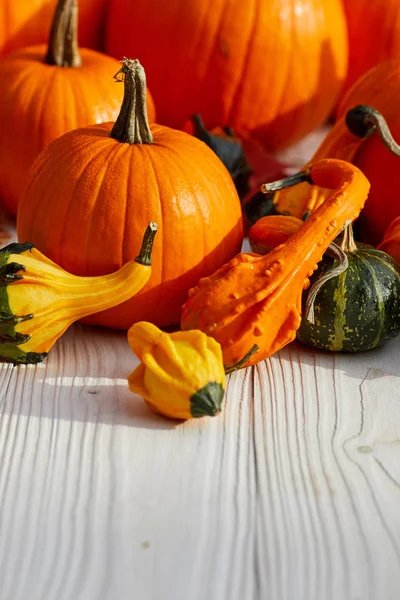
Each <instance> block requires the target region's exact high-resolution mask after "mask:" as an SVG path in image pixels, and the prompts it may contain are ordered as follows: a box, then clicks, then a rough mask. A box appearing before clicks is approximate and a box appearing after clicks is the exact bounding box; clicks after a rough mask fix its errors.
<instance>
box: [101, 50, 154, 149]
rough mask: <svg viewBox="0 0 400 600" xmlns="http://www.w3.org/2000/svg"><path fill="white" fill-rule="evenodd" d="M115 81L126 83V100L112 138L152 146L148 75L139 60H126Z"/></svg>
mask: <svg viewBox="0 0 400 600" xmlns="http://www.w3.org/2000/svg"><path fill="white" fill-rule="evenodd" d="M122 63H123V64H122V67H121V68H120V70H119V71H118V73H116V74H115V75H114V79H115V80H116V81H118V82H120V81H122V82H123V83H124V99H123V101H122V106H121V110H120V113H119V115H118V118H117V120H116V121H115V123H114V126H113V128H112V130H111V133H110V135H111V137H112V138H114V139H115V140H117V141H119V142H121V143H124V144H151V143H152V142H153V135H152V133H151V130H150V125H149V121H148V118H147V109H146V74H145V72H144V69H143V67H142V65H141V64H140V62H139V61H138V60H130V59H128V58H124V60H123V61H122Z"/></svg>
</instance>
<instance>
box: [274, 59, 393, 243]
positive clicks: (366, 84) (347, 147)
mask: <svg viewBox="0 0 400 600" xmlns="http://www.w3.org/2000/svg"><path fill="white" fill-rule="evenodd" d="M399 103H400V60H396V61H388V62H386V63H382V64H380V65H378V66H377V67H374V68H373V69H371V70H370V71H368V73H366V74H365V75H364V77H362V78H361V79H360V80H359V81H357V83H355V84H354V86H353V87H352V88H351V89H350V90H349V92H348V94H347V95H346V97H345V98H344V99H343V101H342V103H341V105H340V107H339V110H338V119H337V121H336V123H335V125H334V127H333V129H332V130H331V131H330V132H329V133H328V135H327V136H326V138H325V139H324V141H323V142H322V144H321V145H320V147H319V148H318V150H317V151H316V152H315V154H314V156H313V157H312V159H311V160H310V163H308V164H312V163H313V162H315V161H316V160H320V159H321V158H324V157H331V158H339V159H342V160H346V161H350V162H353V163H354V164H355V165H357V166H358V167H359V168H360V169H361V171H362V172H363V173H364V174H365V175H366V177H367V178H368V180H369V181H370V183H371V191H370V194H369V197H368V200H367V202H366V204H365V207H364V210H363V211H362V213H361V215H360V239H361V241H363V242H366V243H368V244H372V245H373V246H376V245H377V244H379V242H380V241H381V240H382V237H383V235H384V233H385V231H386V229H387V227H388V226H389V224H390V223H391V222H392V221H393V219H395V218H396V217H397V216H399V215H400V193H399V191H398V190H399V187H400V185H399V183H400V180H399V173H400V159H399V156H400V146H399V145H398V144H397V143H396V140H397V141H400V114H399V110H398V106H399ZM327 194H328V191H327V190H321V188H318V187H316V186H311V187H310V186H309V185H308V184H307V183H303V184H301V185H299V186H296V188H292V189H288V190H283V191H279V192H277V193H276V194H275V195H274V198H273V202H274V204H275V208H276V210H277V212H279V213H281V214H290V215H292V216H295V217H298V218H303V217H304V216H305V215H307V214H308V213H309V212H311V211H312V210H315V208H317V207H318V206H319V204H320V203H321V202H323V201H324V199H325V198H326V196H327Z"/></svg>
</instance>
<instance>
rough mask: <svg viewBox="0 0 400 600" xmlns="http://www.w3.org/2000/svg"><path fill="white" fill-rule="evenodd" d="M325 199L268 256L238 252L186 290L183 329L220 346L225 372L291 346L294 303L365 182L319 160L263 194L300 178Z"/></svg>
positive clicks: (340, 164)
mask: <svg viewBox="0 0 400 600" xmlns="http://www.w3.org/2000/svg"><path fill="white" fill-rule="evenodd" d="M307 180H308V181H310V182H312V183H314V184H315V185H319V186H321V187H324V188H329V189H331V190H334V191H331V194H330V195H329V196H328V198H327V199H326V200H325V202H324V203H323V204H322V205H321V206H320V207H319V208H318V209H317V210H316V211H315V212H314V213H313V214H312V215H311V216H310V218H309V219H308V220H307V221H306V222H305V223H304V224H303V225H302V226H301V227H300V228H299V229H298V230H297V231H296V233H294V234H293V235H291V236H290V237H289V238H288V239H287V241H286V242H285V243H284V244H281V245H280V246H278V247H277V248H275V249H274V250H272V252H270V253H269V254H266V255H265V256H260V255H258V254H253V253H242V254H239V255H238V256H236V257H235V258H234V259H232V260H231V261H230V262H229V263H228V264H226V265H224V266H223V267H221V268H220V269H218V271H216V272H215V273H214V274H213V275H211V277H205V278H203V279H202V280H201V281H200V282H199V284H198V285H197V286H196V287H195V288H193V289H192V290H190V292H189V299H188V300H187V301H186V303H185V305H184V306H183V310H182V318H181V326H182V329H184V330H186V329H200V330H201V331H203V332H204V333H206V334H207V335H209V336H211V337H213V338H215V339H216V340H217V342H219V343H220V344H221V347H222V354H223V358H224V364H225V367H226V368H229V367H230V366H231V365H234V364H235V363H237V362H238V361H240V360H241V358H242V357H243V356H247V357H248V359H247V360H245V361H242V364H241V366H249V365H252V364H255V363H256V362H259V361H260V360H263V359H264V358H267V357H268V356H271V355H272V354H274V353H275V352H277V351H278V350H280V349H281V348H282V347H283V346H285V345H286V344H288V343H289V342H291V341H292V340H293V339H294V338H295V336H296V331H297V329H298V328H299V326H300V323H301V298H302V292H303V289H305V288H306V287H307V286H308V283H309V282H308V277H310V275H311V274H312V273H313V271H314V270H315V269H316V268H317V263H318V262H319V261H320V260H321V258H322V256H323V254H324V252H325V250H326V249H327V248H328V246H329V245H330V243H331V242H332V241H333V240H334V239H335V237H336V236H337V234H338V233H339V232H340V230H341V229H342V228H343V226H344V225H345V224H346V223H347V222H348V221H349V220H353V219H355V218H356V217H357V216H358V214H359V212H360V210H361V208H362V206H363V205H364V202H365V199H366V197H367V195H368V190H369V183H368V180H367V179H366V177H365V176H364V175H363V174H362V173H361V171H360V170H359V169H357V167H355V166H354V165H351V164H350V163H347V162H344V161H340V160H333V159H324V160H321V161H319V162H316V163H315V164H314V165H312V166H311V167H309V168H308V169H306V171H303V172H302V173H299V174H297V175H292V176H291V177H289V178H287V179H286V180H282V181H279V182H275V183H272V184H266V185H265V186H264V188H265V191H270V190H273V189H277V188H278V189H279V188H281V187H286V186H287V185H294V184H296V183H298V182H301V181H307Z"/></svg>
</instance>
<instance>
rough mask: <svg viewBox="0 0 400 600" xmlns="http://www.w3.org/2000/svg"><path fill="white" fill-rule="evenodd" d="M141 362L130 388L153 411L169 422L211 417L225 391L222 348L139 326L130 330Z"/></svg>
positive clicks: (197, 336) (186, 334)
mask: <svg viewBox="0 0 400 600" xmlns="http://www.w3.org/2000/svg"><path fill="white" fill-rule="evenodd" d="M128 341H129V344H130V346H131V348H132V350H133V352H135V354H136V355H137V357H138V358H139V360H140V361H141V362H140V364H139V366H138V367H137V368H136V369H135V371H133V373H132V374H131V375H130V376H129V378H128V382H129V389H130V390H131V391H132V392H134V393H136V394H139V395H141V396H143V398H144V399H145V401H146V403H147V405H148V406H149V407H150V408H151V409H152V410H153V411H155V412H157V413H160V414H162V415H164V416H166V417H170V418H172V419H192V418H198V417H205V416H215V415H217V414H218V413H219V412H220V411H221V404H222V400H223V396H224V390H225V387H226V379H225V371H224V365H223V362H222V352H221V347H220V345H219V344H218V342H216V341H215V340H214V339H213V338H210V337H207V336H206V335H205V334H204V333H203V332H201V331H177V332H175V333H171V334H168V333H165V332H163V331H161V330H160V329H158V328H157V327H156V326H155V325H152V324H151V323H147V322H139V323H136V324H135V325H133V326H132V327H131V328H130V330H129V331H128Z"/></svg>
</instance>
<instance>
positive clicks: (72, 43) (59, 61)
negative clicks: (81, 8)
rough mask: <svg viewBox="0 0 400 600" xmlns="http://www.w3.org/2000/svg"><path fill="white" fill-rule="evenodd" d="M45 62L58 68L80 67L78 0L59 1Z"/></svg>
mask: <svg viewBox="0 0 400 600" xmlns="http://www.w3.org/2000/svg"><path fill="white" fill-rule="evenodd" d="M45 62H46V63H47V64H48V65H54V66H56V67H73V68H76V67H80V66H81V64H82V61H81V56H80V54H79V47H78V0H59V1H58V4H57V8H56V11H55V13H54V17H53V22H52V25H51V29H50V37H49V44H48V48H47V54H46V58H45Z"/></svg>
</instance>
